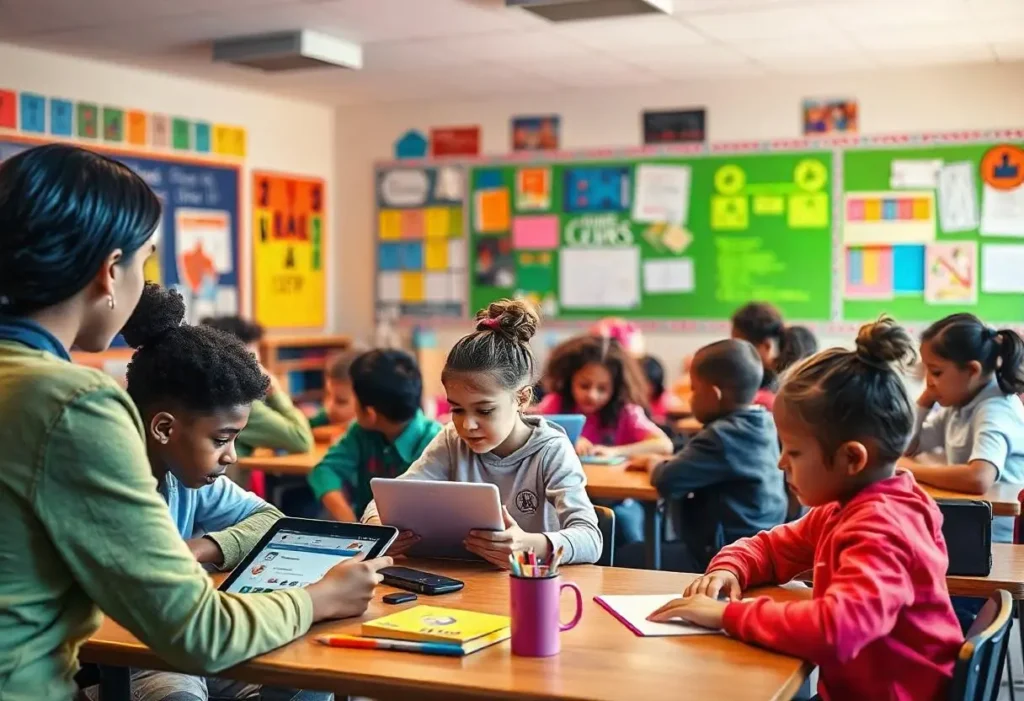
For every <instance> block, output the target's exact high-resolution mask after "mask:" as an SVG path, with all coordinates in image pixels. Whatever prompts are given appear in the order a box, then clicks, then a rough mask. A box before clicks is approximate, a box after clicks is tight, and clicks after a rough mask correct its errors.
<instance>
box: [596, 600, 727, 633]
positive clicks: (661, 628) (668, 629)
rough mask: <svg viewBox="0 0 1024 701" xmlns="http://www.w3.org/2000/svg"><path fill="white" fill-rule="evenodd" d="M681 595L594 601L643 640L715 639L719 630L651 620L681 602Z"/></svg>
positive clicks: (679, 622)
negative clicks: (660, 638) (673, 604)
mask: <svg viewBox="0 0 1024 701" xmlns="http://www.w3.org/2000/svg"><path fill="white" fill-rule="evenodd" d="M678 598H679V594H636V595H625V594H623V595H616V596H595V597H594V601H596V602H597V604H598V605H599V606H601V608H603V609H604V610H606V611H607V612H608V613H610V614H611V615H613V616H615V617H616V618H617V619H619V622H621V623H622V624H623V625H624V626H626V627H627V628H629V629H630V630H631V631H633V632H634V633H636V634H637V635H639V636H640V637H643V638H647V637H667V636H671V635H715V634H717V633H721V631H717V630H708V629H707V628H701V627H700V626H695V625H692V624H690V623H684V622H683V621H675V622H672V623H652V622H650V621H648V620H647V617H648V616H650V615H651V614H652V613H654V612H655V611H657V610H658V609H659V608H661V607H662V606H664V605H665V604H667V603H668V602H670V601H672V600H673V599H678Z"/></svg>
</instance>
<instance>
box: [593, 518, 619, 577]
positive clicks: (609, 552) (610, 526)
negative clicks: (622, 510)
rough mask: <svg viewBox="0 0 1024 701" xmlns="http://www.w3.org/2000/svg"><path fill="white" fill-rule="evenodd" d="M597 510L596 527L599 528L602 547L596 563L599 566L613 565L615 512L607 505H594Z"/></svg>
mask: <svg viewBox="0 0 1024 701" xmlns="http://www.w3.org/2000/svg"><path fill="white" fill-rule="evenodd" d="M594 511H596V512H597V527H598V528H599V529H601V537H602V538H603V539H604V548H603V549H602V550H601V559H600V560H598V561H597V564H598V565H600V566H601V567H614V566H615V512H614V511H612V510H611V509H609V508H608V507H607V506H595V507H594Z"/></svg>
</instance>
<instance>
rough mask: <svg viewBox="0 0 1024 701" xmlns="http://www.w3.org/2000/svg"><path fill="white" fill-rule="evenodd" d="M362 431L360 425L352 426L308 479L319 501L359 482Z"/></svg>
mask: <svg viewBox="0 0 1024 701" xmlns="http://www.w3.org/2000/svg"><path fill="white" fill-rule="evenodd" d="M361 431H362V429H361V428H359V425H358V424H352V427H351V428H349V430H348V433H346V434H345V435H344V436H343V437H342V439H341V440H340V441H338V442H337V443H335V444H334V445H332V446H331V448H330V450H328V451H327V454H326V455H324V457H323V459H322V460H321V461H320V464H319V465H317V466H316V467H314V468H313V471H312V472H310V473H309V477H307V478H306V479H307V480H308V481H309V486H310V488H312V490H313V495H314V496H315V497H316V498H317V500H318V501H319V500H320V499H323V496H324V494H327V493H328V492H334V491H338V490H344V488H345V486H346V485H354V484H355V483H356V481H357V480H358V477H359V465H360V462H361V457H362V452H363V451H362V441H361V440H360V435H361Z"/></svg>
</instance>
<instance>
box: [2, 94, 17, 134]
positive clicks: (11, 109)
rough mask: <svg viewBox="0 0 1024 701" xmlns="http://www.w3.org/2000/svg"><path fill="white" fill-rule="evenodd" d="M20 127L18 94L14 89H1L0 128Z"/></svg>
mask: <svg viewBox="0 0 1024 701" xmlns="http://www.w3.org/2000/svg"><path fill="white" fill-rule="evenodd" d="M17 128H18V96H17V94H16V93H15V92H14V91H13V90H0V129H17Z"/></svg>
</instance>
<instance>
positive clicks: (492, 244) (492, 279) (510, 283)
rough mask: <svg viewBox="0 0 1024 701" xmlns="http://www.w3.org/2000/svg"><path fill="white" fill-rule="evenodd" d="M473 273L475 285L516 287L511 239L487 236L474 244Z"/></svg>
mask: <svg viewBox="0 0 1024 701" xmlns="http://www.w3.org/2000/svg"><path fill="white" fill-rule="evenodd" d="M475 255H476V260H475V261H474V264H473V271H474V273H475V275H476V283H477V284H478V285H484V286H486V287H503V288H512V287H515V285H516V263H515V256H514V255H513V252H512V239H511V238H509V237H508V236H489V237H487V238H482V239H479V240H477V242H476V251H475Z"/></svg>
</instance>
